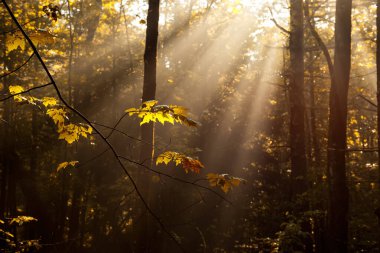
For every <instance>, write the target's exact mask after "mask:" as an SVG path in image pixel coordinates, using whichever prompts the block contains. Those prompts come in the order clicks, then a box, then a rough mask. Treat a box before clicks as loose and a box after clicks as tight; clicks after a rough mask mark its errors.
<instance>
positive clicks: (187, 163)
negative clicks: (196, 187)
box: [156, 151, 204, 173]
mask: <svg viewBox="0 0 380 253" xmlns="http://www.w3.org/2000/svg"><path fill="white" fill-rule="evenodd" d="M169 162H174V163H175V165H176V166H178V165H180V164H181V165H182V168H183V169H184V170H185V172H186V173H188V172H189V171H192V172H194V173H200V170H201V169H202V168H204V165H203V164H202V163H201V162H200V161H199V160H197V159H194V158H192V157H189V156H186V155H184V154H181V153H177V152H174V151H166V152H164V153H162V154H160V155H159V156H158V157H157V159H156V165H159V164H161V163H165V164H166V165H168V164H169Z"/></svg>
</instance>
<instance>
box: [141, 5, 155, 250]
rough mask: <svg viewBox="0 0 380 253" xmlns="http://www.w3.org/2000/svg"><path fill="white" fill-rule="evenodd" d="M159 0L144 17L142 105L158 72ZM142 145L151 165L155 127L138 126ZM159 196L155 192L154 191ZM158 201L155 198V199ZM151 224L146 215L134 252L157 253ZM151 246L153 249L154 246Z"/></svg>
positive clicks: (148, 184)
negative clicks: (145, 18)
mask: <svg viewBox="0 0 380 253" xmlns="http://www.w3.org/2000/svg"><path fill="white" fill-rule="evenodd" d="M159 8H160V1H159V0H149V9H148V17H147V29H146V39H145V53H144V84H143V94H142V102H145V101H149V100H154V99H155V98H156V72H157V69H156V68H157V42H158V20H159ZM141 139H142V146H141V152H140V161H141V162H143V163H144V164H145V165H147V166H152V165H153V162H152V161H153V156H154V125H153V124H152V123H150V124H144V125H142V127H141ZM149 178H150V177H148V176H146V175H145V174H144V173H140V175H139V181H141V182H145V185H144V188H143V194H144V195H145V196H148V197H147V200H148V203H149V205H150V206H152V205H154V203H153V202H154V201H152V197H153V196H151V195H150V189H151V182H150V181H149ZM156 194H158V192H156ZM156 199H158V198H156ZM153 224H154V222H153V221H152V219H151V217H150V216H149V214H147V213H146V214H144V215H143V218H142V224H141V225H140V226H141V229H140V231H139V232H138V233H137V236H138V238H137V252H160V247H159V246H158V245H154V244H155V242H154V240H153V241H152V238H153V237H154V235H157V234H158V233H157V232H158V231H154V230H155V227H154V225H153ZM153 245H154V246H153Z"/></svg>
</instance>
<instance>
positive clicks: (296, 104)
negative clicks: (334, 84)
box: [289, 0, 307, 195]
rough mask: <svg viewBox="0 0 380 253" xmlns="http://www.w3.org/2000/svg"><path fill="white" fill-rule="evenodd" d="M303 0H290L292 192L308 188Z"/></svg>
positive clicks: (299, 191)
mask: <svg viewBox="0 0 380 253" xmlns="http://www.w3.org/2000/svg"><path fill="white" fill-rule="evenodd" d="M303 27H304V22H303V1H302V0H291V1H290V37H289V50H290V67H289V69H290V70H289V72H290V73H289V74H290V78H289V100H290V126H289V131H290V160H291V173H292V174H291V175H292V179H293V182H292V187H293V190H292V194H293V195H297V194H300V193H302V192H304V191H305V190H306V172H307V171H306V169H307V167H306V166H307V161H306V151H305V98H304V29H303Z"/></svg>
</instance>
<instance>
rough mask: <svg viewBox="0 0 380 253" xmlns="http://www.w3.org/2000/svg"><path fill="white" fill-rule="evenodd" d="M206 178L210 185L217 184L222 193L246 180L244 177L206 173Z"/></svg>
mask: <svg viewBox="0 0 380 253" xmlns="http://www.w3.org/2000/svg"><path fill="white" fill-rule="evenodd" d="M207 180H208V182H209V183H210V185H211V186H213V187H216V186H219V187H220V188H221V189H222V191H223V192H224V193H227V192H228V191H229V190H230V189H232V187H233V186H239V185H240V183H241V182H246V180H245V179H242V178H239V177H233V176H230V175H228V174H215V173H209V174H207Z"/></svg>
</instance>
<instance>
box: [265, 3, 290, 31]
mask: <svg viewBox="0 0 380 253" xmlns="http://www.w3.org/2000/svg"><path fill="white" fill-rule="evenodd" d="M268 9H269V12H270V15H271V16H272V18H271V19H270V20H272V22H273V23H274V25H275V26H277V28H279V29H280V30H281V31H282V32H284V33H286V34H288V35H289V34H290V31H288V30H286V29H285V28H284V27H282V26H281V25H280V24H279V23H277V21H276V19H275V18H274V17H273V12H272V9H271V8H268Z"/></svg>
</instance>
